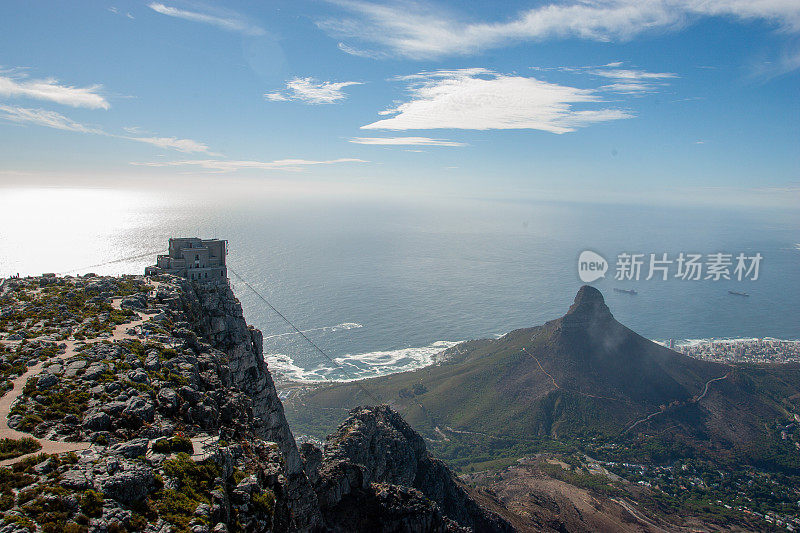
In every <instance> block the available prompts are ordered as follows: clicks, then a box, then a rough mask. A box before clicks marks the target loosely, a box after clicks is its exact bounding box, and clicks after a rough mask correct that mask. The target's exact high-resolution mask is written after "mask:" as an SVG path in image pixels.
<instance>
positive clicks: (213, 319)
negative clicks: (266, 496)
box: [157, 278, 320, 531]
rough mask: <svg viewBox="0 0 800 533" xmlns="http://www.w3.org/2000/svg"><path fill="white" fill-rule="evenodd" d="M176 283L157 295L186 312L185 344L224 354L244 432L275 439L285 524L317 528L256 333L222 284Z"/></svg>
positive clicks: (299, 463)
mask: <svg viewBox="0 0 800 533" xmlns="http://www.w3.org/2000/svg"><path fill="white" fill-rule="evenodd" d="M176 282H177V283H178V284H179V286H180V289H181V290H180V292H179V294H178V295H177V297H175V296H172V295H170V294H168V293H167V294H160V295H158V296H157V297H158V298H161V299H163V300H164V301H165V302H167V303H168V304H169V305H170V307H172V308H178V309H181V310H182V311H184V312H185V313H186V316H187V318H188V319H189V321H190V327H191V331H190V332H186V333H185V338H186V342H187V344H190V345H191V344H194V343H197V342H198V341H197V340H196V339H195V336H194V335H196V336H199V337H201V338H202V339H204V340H205V341H208V342H209V343H210V344H211V346H212V347H213V348H215V349H217V350H220V351H221V352H223V353H225V355H226V356H227V359H226V365H225V371H226V374H227V377H229V379H230V383H231V387H232V388H233V389H235V390H236V391H238V392H240V393H241V394H243V395H245V396H246V397H247V398H248V400H249V402H248V403H249V409H248V411H249V413H248V431H249V432H252V433H253V434H254V435H255V436H257V437H260V438H262V439H264V440H267V441H270V442H275V443H276V444H277V445H278V447H279V448H280V451H281V456H282V461H283V469H284V471H285V474H286V476H287V478H288V483H287V486H288V490H287V497H288V498H289V500H290V502H289V506H288V508H289V512H290V514H291V524H290V525H291V527H292V528H293V529H296V530H299V531H310V530H313V529H315V528H319V527H320V516H319V512H318V507H317V505H316V499H315V497H314V492H313V490H312V489H311V485H310V484H309V482H308V478H307V477H306V475H305V472H304V470H303V464H302V461H301V460H300V453H299V451H298V449H297V444H296V443H295V439H294V436H293V435H292V432H291V430H290V429H289V424H288V422H287V421H286V417H285V415H284V412H283V404H282V403H281V401H280V399H279V398H278V393H277V391H276V389H275V383H274V382H273V380H272V376H271V375H270V373H269V371H268V370H267V367H266V363H265V362H264V358H263V355H262V354H263V340H262V334H261V331H259V330H258V329H256V328H254V327H252V326H248V324H247V322H246V321H245V319H244V315H243V312H242V306H241V304H240V303H239V300H238V299H237V298H236V296H235V295H234V293H233V290H232V289H231V288H230V286H229V285H228V284H220V285H208V284H194V283H190V282H189V281H187V280H184V279H180V278H176ZM192 334H194V335H192ZM231 414H233V413H231ZM229 416H230V415H229Z"/></svg>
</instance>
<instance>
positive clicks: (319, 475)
mask: <svg viewBox="0 0 800 533" xmlns="http://www.w3.org/2000/svg"><path fill="white" fill-rule="evenodd" d="M261 343H262V337H261V332H259V331H258V330H256V329H254V328H252V327H249V326H248V325H247V323H246V321H245V319H244V317H243V315H242V308H241V306H240V304H239V302H238V300H237V299H236V297H235V295H234V294H233V292H232V290H231V289H230V287H228V286H227V285H226V284H224V285H218V286H217V285H200V284H194V283H191V282H188V281H186V280H184V279H181V278H175V277H171V276H162V277H158V278H154V279H149V278H142V277H126V278H104V277H97V276H87V277H78V278H72V277H66V278H53V277H49V278H24V279H20V280H14V283H13V284H9V288H8V289H7V290H6V293H5V294H4V295H3V296H2V297H0V358H2V359H0V362H2V364H0V370H2V372H3V374H2V375H3V378H4V379H5V380H6V381H5V384H4V386H3V388H4V390H8V389H10V390H8V392H6V396H5V397H4V398H2V399H0V400H4V401H5V404H8V411H7V413H6V415H7V420H6V421H5V423H4V427H6V430H5V431H6V432H7V434H8V435H12V436H14V437H17V436H19V435H21V434H25V435H32V436H33V437H35V439H36V441H37V443H38V444H39V445H41V446H42V451H43V452H48V454H51V455H47V454H42V455H31V456H28V457H24V458H21V459H15V458H13V456H14V454H13V453H12V454H10V455H11V458H10V459H8V462H9V463H12V464H11V465H10V466H8V467H5V468H2V469H0V512H2V521H1V522H0V532H1V533H12V532H15V531H26V530H27V531H40V530H44V531H62V530H67V531H96V532H106V531H112V530H115V531H121V530H123V529H124V530H127V531H153V532H155V531H158V532H162V531H163V532H166V531H192V532H194V533H202V532H204V531H215V532H224V531H239V530H242V531H307V532H312V531H387V532H388V531H398V532H399V531H408V532H415V531H419V532H424V531H469V530H473V531H505V530H508V526H507V524H505V523H504V522H503V521H502V520H500V519H499V518H497V517H495V516H494V515H491V514H489V513H486V512H485V511H483V510H482V509H481V508H480V507H479V506H478V505H477V504H475V503H474V502H473V501H472V500H471V499H470V498H469V496H468V495H467V493H466V492H465V490H464V489H463V488H462V487H461V486H460V485H459V484H458V483H457V482H456V480H455V478H454V477H453V475H452V474H451V473H450V471H449V470H448V469H447V467H446V466H445V465H444V464H442V463H440V462H438V461H436V460H435V459H433V458H432V457H430V455H429V454H428V453H427V451H426V449H425V443H424V441H423V440H422V439H421V437H420V436H419V435H417V434H416V433H415V432H414V431H413V430H412V429H411V428H410V426H408V425H407V424H406V423H405V422H404V421H403V420H402V419H401V418H400V416H399V415H397V413H395V412H393V411H392V410H391V409H389V408H388V407H376V408H364V409H360V410H357V411H355V412H353V413H352V414H351V416H350V418H349V419H348V420H347V421H346V422H345V423H344V424H343V425H342V426H341V428H340V430H339V431H338V432H337V433H336V434H335V435H333V436H332V437H331V438H330V440H329V441H328V443H327V444H326V446H325V447H324V450H319V449H316V448H313V447H311V446H308V445H305V446H304V448H303V453H302V454H301V453H300V451H299V450H298V448H297V446H296V444H295V440H294V437H293V436H292V432H291V430H290V429H289V425H288V424H287V422H286V418H285V417H284V412H283V406H282V404H281V402H280V400H279V398H278V395H277V392H276V390H275V385H274V383H273V380H272V378H271V376H270V373H269V371H268V369H267V367H266V364H265V363H264V361H263V358H262V356H261V353H262V350H261V348H262V346H261ZM2 404H3V401H0V406H1V405H2ZM13 442H14V443H16V442H17V441H13ZM11 447H14V445H12V446H11ZM64 451H68V452H69V453H66V454H65V453H60V454H56V452H64ZM16 455H19V454H16Z"/></svg>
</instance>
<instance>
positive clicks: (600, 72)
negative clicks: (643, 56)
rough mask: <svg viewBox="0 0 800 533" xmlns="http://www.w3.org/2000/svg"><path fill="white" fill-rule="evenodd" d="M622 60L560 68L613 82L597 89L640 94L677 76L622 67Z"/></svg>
mask: <svg viewBox="0 0 800 533" xmlns="http://www.w3.org/2000/svg"><path fill="white" fill-rule="evenodd" d="M622 65H623V62H622V61H615V62H613V63H608V64H607V65H602V66H599V67H578V68H562V69H560V70H563V71H565V72H573V73H586V74H590V75H592V76H597V77H600V78H604V79H610V80H612V81H613V83H609V84H607V85H603V86H601V87H599V90H602V91H608V92H614V93H620V94H630V95H636V96H641V95H644V94H646V93H652V92H656V91H658V90H659V89H661V88H662V87H664V86H665V85H667V84H668V82H667V81H666V80H669V79H673V78H677V77H678V75H677V74H674V73H672V72H648V71H646V70H641V69H634V68H619V67H622Z"/></svg>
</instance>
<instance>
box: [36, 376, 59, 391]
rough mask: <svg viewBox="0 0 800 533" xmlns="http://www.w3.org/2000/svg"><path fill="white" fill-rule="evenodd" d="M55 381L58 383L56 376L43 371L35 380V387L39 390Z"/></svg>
mask: <svg viewBox="0 0 800 533" xmlns="http://www.w3.org/2000/svg"><path fill="white" fill-rule="evenodd" d="M56 383H58V378H57V377H56V376H55V375H54V374H50V373H49V372H43V373H41V374H39V376H38V379H37V381H36V388H37V389H39V390H44V389H49V388H50V387H52V386H53V385H55V384H56Z"/></svg>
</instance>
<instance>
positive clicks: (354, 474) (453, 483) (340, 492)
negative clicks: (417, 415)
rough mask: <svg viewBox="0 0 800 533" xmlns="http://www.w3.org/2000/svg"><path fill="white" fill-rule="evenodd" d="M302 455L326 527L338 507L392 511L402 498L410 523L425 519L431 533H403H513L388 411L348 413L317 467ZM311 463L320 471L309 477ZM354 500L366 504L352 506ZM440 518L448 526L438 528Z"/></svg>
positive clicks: (365, 409)
mask: <svg viewBox="0 0 800 533" xmlns="http://www.w3.org/2000/svg"><path fill="white" fill-rule="evenodd" d="M303 453H304V456H306V457H309V456H310V457H311V460H310V461H309V460H307V465H309V470H312V472H311V473H310V474H309V477H310V478H311V479H315V480H316V481H315V489H316V491H317V494H318V496H319V500H320V504H321V507H322V511H323V514H325V516H326V519H327V520H328V521H329V522H336V521H337V520H339V518H337V519H334V517H340V516H341V515H342V513H343V512H344V511H343V510H342V507H344V508H346V509H349V512H351V513H361V512H366V511H364V509H367V508H369V506H370V505H378V502H383V503H382V504H381V505H384V504H385V505H391V504H390V503H389V502H396V500H397V499H398V498H399V499H401V500H402V499H404V498H405V499H407V500H409V501H411V500H413V501H414V505H413V507H414V508H415V509H416V511H415V513H414V518H413V521H419V520H421V517H422V516H423V515H425V516H426V520H428V522H426V523H427V524H428V525H429V527H431V528H433V529H410V530H405V531H433V530H436V527H440V526H441V527H443V528H445V529H442V531H445V530H447V531H449V530H451V529H448V528H452V527H455V524H457V525H458V526H459V527H462V528H467V529H469V530H473V531H486V532H491V531H512V528H511V526H510V525H509V524H508V523H506V522H505V521H504V520H503V519H501V518H500V517H498V516H496V515H494V514H493V513H490V512H487V511H485V510H484V509H482V508H481V507H480V506H478V504H476V503H475V502H474V501H473V500H472V499H471V498H470V497H469V495H468V494H467V492H466V490H465V489H464V487H463V486H462V485H461V484H460V483H459V482H458V481H457V480H456V477H455V476H454V475H453V474H452V472H451V471H450V469H449V468H447V466H446V465H445V464H444V463H442V462H441V461H439V460H437V459H434V458H433V457H431V456H430V454H429V453H428V452H427V449H426V446H425V441H424V440H423V439H422V437H421V436H420V435H419V434H418V433H416V432H415V431H414V430H413V429H412V428H411V426H409V425H408V424H407V423H406V422H405V421H404V420H403V419H402V417H401V416H400V415H399V414H398V413H396V412H395V411H393V410H392V409H391V408H390V407H389V406H386V405H381V406H377V407H361V408H358V409H354V410H353V411H351V412H350V417H349V418H348V419H347V420H346V421H345V422H344V423H343V424H342V425H341V426H340V427H339V430H338V431H337V432H336V433H335V434H334V435H331V436H330V437H329V438H328V440H327V442H326V444H325V450H324V453H323V454H322V458H321V461H319V460H316V459H315V458H314V457H313V455H314V454H313V453H312V452H311V450H310V449H309V448H307V447H304V449H303ZM312 461H313V462H312ZM315 463H318V464H319V466H318V467H317V469H316V472H313V470H314V467H313V465H314V464H315ZM378 487H381V488H380V490H379V489H378ZM387 487H402V488H403V489H402V490H401V489H389V488H387ZM410 488H413V489H415V491H412V490H410ZM407 489H408V490H407ZM378 496H379V497H378ZM376 498H377V499H376ZM354 499H355V500H364V501H363V502H362V505H356V506H354V505H353V504H352V502H353V500H354ZM425 499H427V500H428V502H429V503H428V506H427V508H426V509H427V514H425V513H423V512H422V508H423V507H425V506H424V505H423V500H425ZM439 513H440V514H441V515H442V516H444V517H446V518H447V519H448V520H449V521H450V522H448V523H445V522H441V523H440V522H439V521H438V518H437V516H439ZM352 520H355V518H352ZM415 523H416V522H415ZM433 524H439V525H437V526H434V525H433ZM448 524H449V525H448ZM387 527H388V529H384V531H394V529H392V527H394V525H392V526H387ZM426 527H428V526H426Z"/></svg>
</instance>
